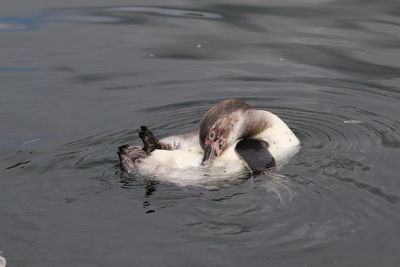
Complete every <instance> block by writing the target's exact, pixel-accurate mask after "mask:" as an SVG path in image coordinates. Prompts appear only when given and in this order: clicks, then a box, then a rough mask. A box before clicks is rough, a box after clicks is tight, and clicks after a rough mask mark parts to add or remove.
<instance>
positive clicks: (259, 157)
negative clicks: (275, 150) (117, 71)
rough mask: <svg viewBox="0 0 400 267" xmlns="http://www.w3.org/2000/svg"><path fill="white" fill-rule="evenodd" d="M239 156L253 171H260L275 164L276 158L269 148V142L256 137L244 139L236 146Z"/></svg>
mask: <svg viewBox="0 0 400 267" xmlns="http://www.w3.org/2000/svg"><path fill="white" fill-rule="evenodd" d="M235 150H236V152H237V153H238V154H239V156H240V157H241V158H242V159H243V160H244V161H245V162H246V163H247V166H249V168H250V170H251V171H252V172H253V173H260V172H262V171H263V170H265V169H268V168H271V167H274V166H275V159H274V158H273V157H272V155H271V153H270V152H269V150H268V143H267V142H265V141H262V140H256V139H244V140H241V141H240V142H239V143H237V145H236V147H235Z"/></svg>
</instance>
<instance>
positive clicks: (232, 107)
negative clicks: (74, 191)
mask: <svg viewBox="0 0 400 267" xmlns="http://www.w3.org/2000/svg"><path fill="white" fill-rule="evenodd" d="M139 137H140V138H141V139H142V141H143V147H140V146H132V145H123V146H120V147H119V151H118V156H119V159H120V164H121V169H122V170H123V171H127V172H129V173H134V172H135V173H139V174H141V175H146V176H147V175H148V176H152V177H156V178H158V179H161V180H169V181H173V182H178V183H179V181H178V180H183V179H184V180H186V181H187V180H191V181H194V180H199V179H204V177H214V178H215V177H224V178H226V177H229V176H231V175H233V174H239V173H246V172H247V173H259V172H262V171H263V170H265V169H268V168H271V167H276V166H278V167H279V166H280V165H282V164H283V163H285V162H286V161H287V160H288V159H289V158H290V157H291V156H293V155H294V154H295V153H297V151H298V149H299V145H300V141H299V139H298V138H297V137H296V136H295V135H294V133H293V132H292V131H291V130H290V128H289V127H288V126H287V125H286V124H285V123H284V122H283V121H282V120H281V119H280V118H279V117H278V116H276V115H275V114H273V113H271V112H269V111H265V110H257V109H253V108H252V107H251V106H250V105H249V104H247V103H245V102H244V101H241V100H237V99H227V100H224V101H222V102H220V103H218V104H216V105H214V106H213V107H211V108H210V109H209V110H208V111H207V112H206V113H205V114H204V116H203V118H202V120H201V122H200V127H199V130H198V131H193V132H191V133H187V134H182V135H174V136H169V137H166V138H163V139H160V140H158V139H157V138H156V137H154V135H153V134H152V132H151V131H150V130H149V129H148V128H147V127H145V126H142V127H141V130H140V132H139Z"/></svg>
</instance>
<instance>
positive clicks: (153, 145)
mask: <svg viewBox="0 0 400 267" xmlns="http://www.w3.org/2000/svg"><path fill="white" fill-rule="evenodd" d="M139 137H140V138H141V139H142V141H143V150H144V151H146V153H147V154H150V153H151V152H153V151H154V150H155V149H161V144H160V142H159V141H158V140H157V138H155V137H154V135H153V134H152V133H151V131H150V130H149V129H147V127H146V126H141V127H140V132H139Z"/></svg>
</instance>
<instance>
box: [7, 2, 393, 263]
mask: <svg viewBox="0 0 400 267" xmlns="http://www.w3.org/2000/svg"><path fill="white" fill-rule="evenodd" d="M232 97H235V98H239V99H242V100H245V101H247V102H248V103H250V104H251V105H253V106H255V107H257V108H261V109H267V110H270V111H272V112H274V113H276V114H277V115H279V116H280V117H281V118H283V119H284V120H285V121H286V122H287V124H288V125H289V126H290V127H291V128H292V129H293V131H294V132H295V133H296V135H297V136H298V137H299V139H300V140H301V142H302V148H301V150H300V152H299V153H298V154H297V155H296V156H295V157H294V158H292V160H291V161H290V162H289V163H288V164H287V165H285V166H284V167H283V168H282V169H280V170H275V171H272V173H270V174H268V175H261V176H258V177H254V178H253V179H249V180H244V181H243V182H242V183H238V184H235V185H232V184H226V185H221V186H219V187H216V188H212V189H211V188H204V187H194V186H192V187H180V186H177V185H174V184H169V183H156V182H154V181H153V182H151V181H148V180H146V179H144V178H143V177H135V176H132V175H126V174H124V173H121V172H120V170H119V167H118V157H117V154H116V151H117V147H118V146H119V145H122V144H125V143H133V144H140V139H139V138H138V136H137V133H138V128H139V126H140V125H147V126H148V127H149V128H150V129H152V130H153V131H154V134H155V135H156V136H159V137H163V136H167V135H172V134H177V133H184V132H187V131H190V130H193V129H195V128H196V127H197V126H198V123H199V120H200V118H201V116H202V114H203V113H204V112H205V111H206V110H207V109H208V108H209V107H210V106H211V105H212V104H214V103H217V102H219V101H221V100H222V99H225V98H232ZM399 114H400V2H398V1H390V0H387V1H378V0H366V1H357V0H347V1H323V0H319V1H317V0H300V1H287V0H284V1H280V0H279V1H278V0H271V1H257V0H251V1H235V0H232V1H228V0H225V1H209V0H206V1H182V0H171V1H153V0H151V1H127V0H121V1H107V0H98V1H88V0H85V1H77V0H70V1H50V0H36V1H14V0H3V1H2V4H1V9H0V124H1V126H0V129H1V130H0V149H1V153H0V251H2V255H3V256H4V257H5V258H6V259H7V263H8V265H9V266H40V267H44V266H280V267H282V266H304V267H305V266H308V267H311V266H318V267H319V266H384V267H386V266H390V267H391V266H393V267H395V266H396V267H397V266H399V264H400V256H399V255H400V254H399V252H400V227H399V226H400V193H399V192H400V176H399V171H400V165H399V155H400V154H399V153H400V134H399V131H400V115H399Z"/></svg>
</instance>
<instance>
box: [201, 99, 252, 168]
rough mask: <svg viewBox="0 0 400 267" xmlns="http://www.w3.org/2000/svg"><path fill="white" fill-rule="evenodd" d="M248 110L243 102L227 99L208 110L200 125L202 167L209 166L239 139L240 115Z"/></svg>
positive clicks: (247, 106)
mask: <svg viewBox="0 0 400 267" xmlns="http://www.w3.org/2000/svg"><path fill="white" fill-rule="evenodd" d="M248 109H250V106H249V105H248V104H246V103H245V102H243V101H240V100H236V99H227V100H224V101H222V102H220V103H218V104H217V105H215V106H213V107H212V108H210V109H209V110H208V111H207V112H206V113H205V114H204V116H203V118H202V120H201V123H200V134H199V138H200V145H201V147H202V148H203V150H204V156H203V161H202V165H209V164H211V163H212V162H213V160H214V159H215V158H216V157H218V156H219V155H221V154H222V153H223V152H224V151H225V150H226V149H227V148H228V147H229V146H230V145H231V144H233V143H234V142H235V141H237V140H238V138H240V137H241V135H242V133H241V130H242V129H241V123H240V122H241V121H242V119H243V118H242V117H241V114H243V113H244V112H246V110H248Z"/></svg>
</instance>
